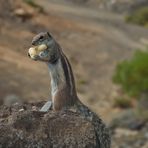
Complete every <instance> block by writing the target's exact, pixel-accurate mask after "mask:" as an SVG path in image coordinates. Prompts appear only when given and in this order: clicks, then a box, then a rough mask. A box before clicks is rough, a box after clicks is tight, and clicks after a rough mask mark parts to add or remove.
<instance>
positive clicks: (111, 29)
mask: <svg viewBox="0 0 148 148" xmlns="http://www.w3.org/2000/svg"><path fill="white" fill-rule="evenodd" d="M36 2H37V3H38V4H39V5H40V6H41V7H43V9H44V11H45V13H40V12H39V10H38V9H37V8H33V7H31V6H29V5H27V4H25V3H23V2H22V1H21V0H16V1H12V0H7V1H4V0H2V3H1V6H0V55H1V56H0V98H1V100H2V102H5V99H6V98H8V97H9V96H11V95H16V96H17V97H18V98H20V99H21V100H27V101H39V100H48V98H49V97H50V87H49V86H50V78H49V75H48V70H47V67H46V65H44V64H43V63H39V62H34V61H32V60H30V59H29V58H28V57H27V50H28V48H29V47H30V46H31V40H32V38H33V36H34V35H35V34H37V33H39V32H41V31H49V32H51V33H52V34H53V36H54V37H55V38H56V39H57V41H58V42H59V43H60V45H61V46H62V48H63V50H64V52H65V53H66V55H67V56H68V58H69V60H70V62H71V64H72V67H73V71H74V74H75V80H76V84H77V90H78V95H79V97H80V99H81V100H82V102H84V103H85V104H86V105H88V106H89V107H90V108H91V109H92V110H93V111H95V112H97V113H98V114H100V115H101V116H102V117H103V118H104V120H105V121H110V120H111V118H112V117H113V116H115V115H116V114H118V112H119V111H120V110H119V109H116V108H113V106H112V104H113V100H114V98H115V97H116V96H117V95H119V94H118V87H117V86H115V85H114V84H113V83H112V75H113V72H114V69H115V66H116V64H117V63H118V62H119V61H121V60H123V59H126V58H129V57H130V56H131V55H132V53H133V51H135V50H136V49H137V48H143V47H144V46H145V44H146V42H145V41H147V40H148V30H146V29H144V28H140V27H138V26H133V25H127V24H126V23H125V22H124V18H123V16H122V15H120V14H114V13H111V12H106V11H103V10H98V9H95V8H92V7H87V6H85V5H75V4H73V3H67V2H65V1H60V0H56V1H49V0H43V1H40V0H36ZM22 12H23V14H22Z"/></svg>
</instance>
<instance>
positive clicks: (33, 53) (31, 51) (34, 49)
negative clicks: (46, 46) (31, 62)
mask: <svg viewBox="0 0 148 148" xmlns="http://www.w3.org/2000/svg"><path fill="white" fill-rule="evenodd" d="M29 54H30V56H35V55H36V54H37V52H36V47H31V48H29Z"/></svg>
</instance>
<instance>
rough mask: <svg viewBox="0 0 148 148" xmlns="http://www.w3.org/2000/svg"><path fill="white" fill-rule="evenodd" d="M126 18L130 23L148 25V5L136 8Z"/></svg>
mask: <svg viewBox="0 0 148 148" xmlns="http://www.w3.org/2000/svg"><path fill="white" fill-rule="evenodd" d="M125 20H126V21H127V22H129V23H134V24H138V25H142V26H147V25H148V7H143V8H140V9H138V10H136V11H135V12H133V13H132V14H131V15H129V16H126V17H125Z"/></svg>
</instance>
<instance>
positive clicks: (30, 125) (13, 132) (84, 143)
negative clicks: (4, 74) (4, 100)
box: [0, 103, 96, 148]
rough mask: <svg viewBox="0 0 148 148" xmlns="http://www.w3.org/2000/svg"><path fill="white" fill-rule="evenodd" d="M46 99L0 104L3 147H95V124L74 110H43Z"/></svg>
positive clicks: (0, 140)
mask: <svg viewBox="0 0 148 148" xmlns="http://www.w3.org/2000/svg"><path fill="white" fill-rule="evenodd" d="M42 104H43V103H37V104H24V105H19V104H15V105H13V106H11V107H6V106H1V107H0V148H12V147H15V148H25V147H26V148H47V147H48V148H95V147H96V137H95V132H94V127H93V126H92V124H91V123H90V122H89V121H86V120H85V119H84V118H82V117H81V116H79V115H78V114H76V113H74V112H71V111H61V112H54V111H49V112H48V113H41V112H39V111H38V109H39V108H40V106H41V105H42Z"/></svg>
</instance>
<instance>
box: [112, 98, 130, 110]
mask: <svg viewBox="0 0 148 148" xmlns="http://www.w3.org/2000/svg"><path fill="white" fill-rule="evenodd" d="M114 107H120V108H129V107H132V102H131V99H129V98H116V99H115V101H114Z"/></svg>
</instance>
